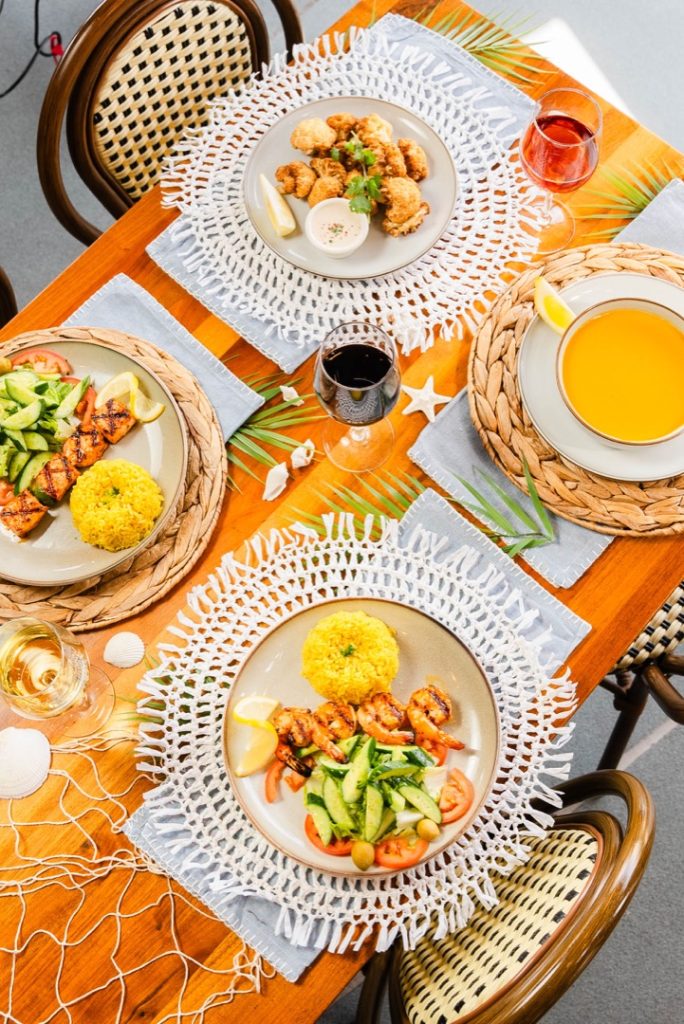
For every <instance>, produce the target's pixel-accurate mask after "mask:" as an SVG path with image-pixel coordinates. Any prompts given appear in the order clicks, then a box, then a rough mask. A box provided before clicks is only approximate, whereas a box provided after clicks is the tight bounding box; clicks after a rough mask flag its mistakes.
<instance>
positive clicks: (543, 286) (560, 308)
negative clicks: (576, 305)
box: [534, 277, 575, 334]
mask: <svg viewBox="0 0 684 1024" xmlns="http://www.w3.org/2000/svg"><path fill="white" fill-rule="evenodd" d="M534 308H535V309H536V310H537V312H538V313H539V316H540V317H541V318H542V320H543V321H544V323H545V324H548V326H549V327H550V328H551V330H553V331H556V333H557V334H563V332H564V331H565V330H567V328H568V327H569V326H570V324H571V323H572V321H573V320H574V319H575V313H573V311H572V310H571V309H570V307H569V306H568V304H567V303H566V302H564V301H563V299H562V298H561V297H560V295H559V294H558V292H557V291H556V289H555V288H554V287H552V285H550V284H549V282H548V281H547V280H546V278H545V277H538V278H537V280H536V281H535V282H534Z"/></svg>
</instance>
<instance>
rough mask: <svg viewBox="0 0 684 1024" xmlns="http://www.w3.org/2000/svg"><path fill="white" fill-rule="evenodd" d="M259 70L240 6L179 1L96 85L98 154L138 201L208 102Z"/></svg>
mask: <svg viewBox="0 0 684 1024" xmlns="http://www.w3.org/2000/svg"><path fill="white" fill-rule="evenodd" d="M252 70H253V56H252V42H251V35H250V32H249V31H248V28H247V26H246V25H245V22H244V21H243V19H242V18H241V17H240V15H239V13H238V12H237V11H236V10H233V9H232V8H231V7H226V6H224V5H223V4H217V3H212V2H210V0H192V2H185V3H184V2H179V3H178V4H176V5H175V6H174V7H173V8H167V9H166V10H165V11H163V13H162V14H160V16H159V17H158V18H157V19H156V20H155V21H152V22H150V23H149V24H147V25H146V26H145V27H144V28H142V29H140V30H139V31H138V32H136V33H135V34H134V35H132V36H131V37H130V38H129V39H128V40H127V41H126V43H125V45H124V46H123V47H122V48H121V49H120V50H119V51H118V52H117V53H116V55H115V56H114V58H113V59H112V60H111V61H110V63H109V64H108V65H107V68H106V69H105V71H104V73H103V75H102V78H101V79H100V81H99V82H98V85H97V88H96V90H95V93H94V97H93V105H92V133H93V145H94V147H95V152H96V154H97V156H98V158H99V160H100V161H101V163H102V165H103V166H104V167H105V169H106V170H107V171H108V173H109V174H110V175H111V176H112V177H113V178H115V179H116V180H117V181H118V182H119V184H120V185H121V186H122V187H123V188H124V190H125V191H126V192H127V193H128V195H129V196H131V197H132V198H133V199H139V198H140V196H141V195H142V194H143V193H144V192H146V191H147V189H148V188H149V187H150V186H151V185H153V184H154V183H155V182H156V181H157V179H158V177H159V173H160V169H161V163H162V160H163V158H164V157H165V156H166V154H167V153H168V152H169V151H170V150H171V149H172V148H173V146H174V144H175V142H176V141H177V139H178V138H179V137H180V136H181V135H182V134H183V133H184V132H185V131H186V129H187V128H189V127H197V126H199V125H200V124H202V123H203V121H204V119H205V117H206V113H207V107H208V104H209V102H210V100H212V99H214V98H215V97H216V96H220V95H221V94H222V93H225V92H227V91H228V89H230V88H239V86H240V85H241V84H242V83H243V82H244V81H245V79H246V78H248V77H249V75H250V74H251V72H252Z"/></svg>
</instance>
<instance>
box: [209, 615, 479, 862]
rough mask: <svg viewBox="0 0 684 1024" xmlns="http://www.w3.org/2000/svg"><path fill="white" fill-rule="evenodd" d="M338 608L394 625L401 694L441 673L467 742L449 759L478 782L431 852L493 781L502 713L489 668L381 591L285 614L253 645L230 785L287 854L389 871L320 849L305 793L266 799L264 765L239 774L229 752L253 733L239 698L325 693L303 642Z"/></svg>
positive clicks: (238, 685)
mask: <svg viewBox="0 0 684 1024" xmlns="http://www.w3.org/2000/svg"><path fill="white" fill-rule="evenodd" d="M333 611H336V612H337V611H365V612H367V613H368V614H369V615H375V616H377V617H378V618H380V619H382V621H383V622H385V623H387V625H388V626H390V627H391V628H392V629H394V630H396V634H397V641H398V643H399V673H398V675H397V678H396V679H395V681H394V683H393V686H392V692H393V693H394V694H395V695H396V696H397V697H398V698H399V699H400V700H403V701H406V700H408V697H409V695H410V694H411V693H412V692H413V691H414V690H416V689H418V687H420V686H422V685H423V684H424V680H425V677H426V676H428V675H436V676H439V678H440V679H441V680H442V681H443V684H444V687H445V689H446V690H447V692H448V693H449V695H450V697H451V699H452V702H453V716H452V720H451V722H450V723H449V726H448V730H449V731H450V732H452V733H453V734H454V735H455V736H458V738H459V739H461V740H462V741H463V742H464V743H465V744H466V746H465V748H464V749H463V750H451V751H450V752H449V756H448V759H447V766H448V767H450V768H460V769H461V771H463V772H464V773H465V774H466V775H467V776H468V778H469V779H470V780H471V782H472V783H473V786H474V788H475V800H474V801H473V806H472V808H471V810H470V811H469V813H468V814H467V815H466V816H465V817H464V818H462V819H461V820H460V821H457V822H454V823H453V824H452V825H447V826H445V827H444V828H443V830H442V834H441V836H440V838H439V840H438V841H437V842H434V843H431V844H430V847H429V853H428V854H427V856H426V859H429V857H430V856H434V855H435V854H437V853H439V852H440V851H441V850H443V849H445V848H446V847H447V846H449V845H450V844H451V843H453V842H454V840H455V839H456V838H457V837H458V836H459V835H460V834H461V833H462V832H463V831H465V829H466V828H467V827H468V825H469V824H470V822H471V821H473V819H474V818H475V817H476V816H477V814H478V812H479V810H480V807H481V805H482V802H483V801H484V800H485V798H486V796H487V794H488V793H489V791H490V789H491V786H492V783H493V781H494V772H495V769H496V764H497V760H498V751H499V715H498V711H497V708H496V703H495V700H494V695H493V693H492V690H491V688H490V686H489V683H488V682H487V679H486V677H485V675H484V672H483V671H482V669H481V668H480V665H479V664H478V662H477V661H476V660H475V658H474V657H473V655H472V654H471V653H470V651H468V650H467V649H466V647H464V646H463V644H462V643H461V641H460V640H459V639H458V638H457V637H456V636H455V635H454V634H453V633H451V632H450V631H449V630H448V629H446V628H445V627H444V626H442V625H441V624H440V623H438V622H436V621H435V620H434V619H432V618H430V617H429V616H427V615H425V614H424V613H423V612H420V611H418V610H417V609H415V608H411V607H408V606H407V605H402V604H398V603H395V602H393V601H384V600H380V599H370V598H360V599H358V600H352V599H343V600H337V601H326V602H324V603H322V604H319V605H315V606H314V607H312V608H308V609H306V611H303V612H299V613H298V614H297V615H294V616H293V617H292V618H289V619H286V620H285V621H284V622H282V623H280V624H279V625H278V626H276V628H275V629H273V630H272V631H271V632H270V633H268V634H267V635H266V637H265V638H264V639H263V640H262V642H261V643H260V645H259V646H258V647H256V648H255V649H254V651H253V652H252V654H251V655H250V657H249V658H248V659H247V661H246V662H245V664H244V665H243V667H242V669H241V671H240V674H239V676H238V677H237V679H236V680H235V683H234V685H233V687H232V690H231V696H230V699H229V701H228V704H227V707H226V715H225V720H224V756H225V759H226V766H227V769H228V775H229V778H230V782H231V786H232V787H233V790H234V792H235V795H236V797H237V799H238V802H239V803H240V806H241V807H242V809H243V811H244V812H245V814H246V815H247V817H248V818H249V819H250V820H251V821H252V823H253V825H254V826H255V827H256V828H257V829H258V830H259V831H260V832H261V833H262V834H263V835H264V836H266V838H267V839H268V840H269V841H270V842H271V843H272V844H273V845H274V846H275V847H277V848H278V849H280V850H282V851H283V852H284V853H286V854H288V856H290V857H293V858H294V859H295V860H298V861H300V862H301V863H303V864H305V865H307V866H308V867H313V868H317V869H318V870H321V871H326V872H328V873H329V874H342V875H350V876H356V875H362V874H364V875H367V874H381V875H385V874H392V872H390V871H387V870H386V869H384V868H377V867H373V868H371V869H370V871H368V872H361V871H359V870H358V868H356V867H355V866H354V863H353V861H352V859H351V857H332V856H330V855H329V854H325V853H321V852H320V851H318V850H317V849H316V848H315V847H314V846H312V845H311V843H310V842H309V841H308V839H307V838H306V835H305V833H304V818H305V817H306V811H305V807H304V797H303V793H302V791H301V790H300V792H299V793H292V792H291V791H290V789H289V787H288V786H287V785H285V784H282V785H281V787H280V790H281V798H280V800H279V801H278V802H276V803H273V804H267V803H266V801H265V799H264V774H265V773H264V772H258V773H256V774H255V775H251V776H249V777H247V778H237V776H235V775H234V773H233V772H232V771H231V767H230V765H231V760H233V759H234V758H236V757H237V756H238V754H239V751H240V749H241V746H242V744H243V743H245V741H246V739H247V737H248V735H249V726H243V725H240V724H238V723H237V722H235V721H234V720H233V717H232V708H233V706H234V704H235V703H236V702H237V701H238V700H240V698H242V697H245V696H247V695H249V694H257V693H258V694H266V695H268V696H271V697H275V698H276V699H278V700H279V701H281V703H284V704H287V705H294V706H302V707H311V708H315V707H317V706H318V705H319V704H322V703H323V698H322V697H319V695H318V694H317V693H316V692H315V691H314V690H312V688H311V687H310V686H309V684H308V682H307V681H306V680H305V679H304V678H303V677H302V675H301V674H300V667H301V649H302V645H303V643H304V640H305V638H306V635H307V633H308V632H309V630H310V629H312V628H313V627H314V626H315V625H316V623H317V622H318V621H319V620H320V619H322V618H324V617H325V616H326V615H330V614H331V612H333Z"/></svg>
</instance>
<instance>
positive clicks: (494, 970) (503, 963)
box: [399, 828, 601, 1024]
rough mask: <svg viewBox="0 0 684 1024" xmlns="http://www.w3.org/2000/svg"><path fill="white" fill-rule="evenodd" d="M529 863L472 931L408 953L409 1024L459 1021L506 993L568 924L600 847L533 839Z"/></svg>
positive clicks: (426, 942)
mask: <svg viewBox="0 0 684 1024" xmlns="http://www.w3.org/2000/svg"><path fill="white" fill-rule="evenodd" d="M528 846H529V849H530V851H531V855H530V858H529V860H528V861H527V862H526V863H525V864H523V865H522V866H521V867H519V868H517V869H516V870H515V871H514V872H513V873H512V874H511V875H510V876H509V877H508V878H505V879H502V880H501V881H499V882H497V884H496V891H497V896H499V903H498V904H497V905H496V906H495V907H494V908H493V909H492V910H479V911H477V912H476V913H475V915H474V916H473V917H472V918H471V920H470V923H469V924H468V926H467V927H466V928H462V929H460V930H459V931H457V932H455V933H453V934H451V935H447V936H446V937H445V938H443V939H440V940H437V941H435V939H434V938H431V937H427V938H425V939H423V940H421V941H420V942H419V944H418V946H417V947H416V949H415V950H413V951H412V952H408V953H404V954H403V956H402V959H401V963H400V967H399V986H400V990H401V996H402V1001H403V1004H404V1010H405V1013H406V1016H407V1018H408V1020H409V1021H410V1024H450V1022H451V1021H460V1020H462V1019H463V1018H465V1017H467V1016H468V1015H470V1014H471V1013H472V1012H473V1011H474V1010H476V1009H477V1008H478V1007H480V1006H482V1005H483V1004H484V1003H486V1002H487V1001H488V1000H490V999H491V998H492V997H493V996H494V995H496V994H497V993H499V992H501V990H502V989H503V988H504V987H505V986H507V985H508V984H509V983H510V982H511V981H512V980H513V979H514V978H515V977H516V975H518V974H519V973H520V971H521V970H523V968H526V967H527V966H528V965H529V963H530V961H531V959H532V958H533V957H534V956H535V955H536V954H537V953H539V952H540V950H541V949H542V947H544V945H545V944H546V943H547V942H549V940H550V939H551V938H553V937H554V935H555V934H556V933H557V931H558V929H559V928H561V927H562V925H563V922H564V921H566V920H567V918H568V915H569V914H570V912H571V911H572V909H573V907H574V906H575V904H576V903H577V902H578V900H579V899H580V897H581V895H582V893H583V891H584V890H585V888H586V887H587V885H588V884H589V882H590V880H591V878H592V875H593V873H594V870H595V867H596V865H597V861H598V858H599V855H600V850H601V842H600V839H599V838H598V836H597V834H595V833H594V832H593V831H592V830H590V829H584V828H568V829H556V830H554V831H552V832H550V833H548V834H547V835H545V836H544V837H543V838H541V839H530V840H529V842H528Z"/></svg>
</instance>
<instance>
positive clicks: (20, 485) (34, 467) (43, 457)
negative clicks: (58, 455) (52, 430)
mask: <svg viewBox="0 0 684 1024" xmlns="http://www.w3.org/2000/svg"><path fill="white" fill-rule="evenodd" d="M51 458H52V452H36V454H35V455H32V456H31V457H30V458H29V460H28V462H27V463H26V465H25V466H24V468H23V470H22V471H21V473H20V474H19V476H18V478H17V482H16V483H15V485H14V490H15V491H16V493H17V494H19V492H20V491H23V490H24V489H25V488H26V487H28V486H29V484H31V483H32V482H33V478H34V477H36V476H38V474H39V473H40V471H41V469H42V468H43V466H44V465H45V463H46V462H47V461H48V459H51Z"/></svg>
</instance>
